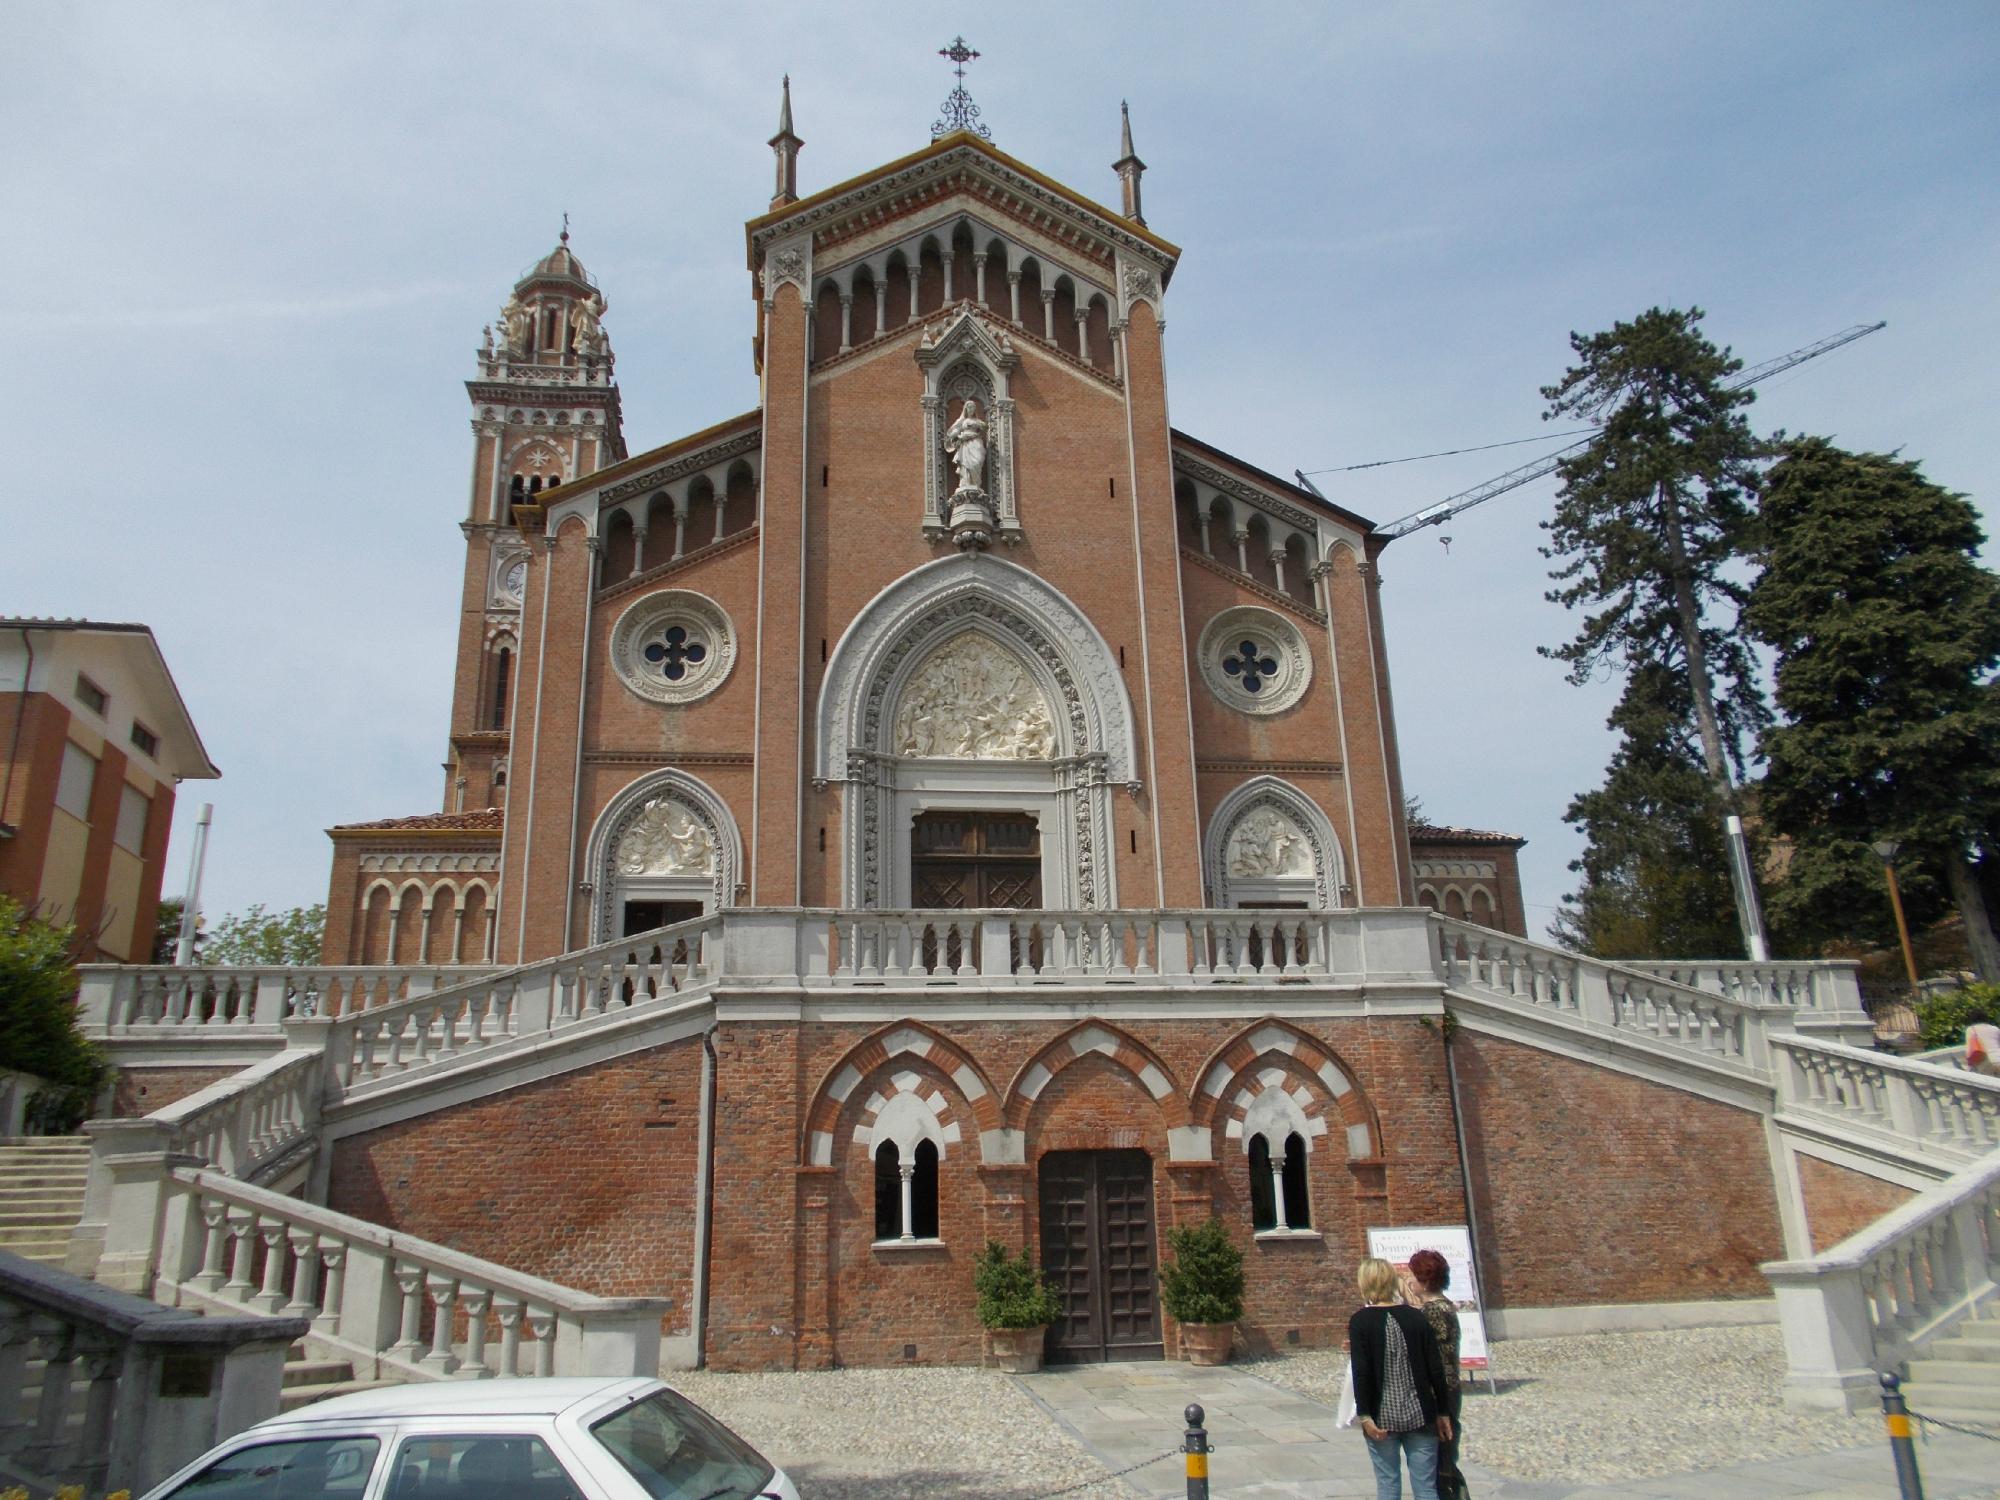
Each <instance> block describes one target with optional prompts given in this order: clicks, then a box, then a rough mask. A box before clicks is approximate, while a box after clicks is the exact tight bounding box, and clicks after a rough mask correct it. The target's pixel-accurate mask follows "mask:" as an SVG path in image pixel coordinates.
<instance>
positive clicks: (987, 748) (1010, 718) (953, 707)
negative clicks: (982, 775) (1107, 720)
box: [893, 630, 1056, 760]
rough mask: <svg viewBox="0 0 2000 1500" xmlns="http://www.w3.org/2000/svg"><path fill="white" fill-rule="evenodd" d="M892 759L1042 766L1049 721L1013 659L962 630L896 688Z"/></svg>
mask: <svg viewBox="0 0 2000 1500" xmlns="http://www.w3.org/2000/svg"><path fill="white" fill-rule="evenodd" d="M893 743H894V745H895V747H896V753H897V754H898V755H917V756H928V757H936V758H941V759H946V760H1049V759H1052V758H1053V757H1054V755H1055V748H1056V735H1055V722H1054V720H1052V719H1051V718H1050V717H1049V705H1048V702H1047V700H1046V699H1044V698H1043V696H1042V692H1041V689H1040V688H1038V687H1036V686H1035V684H1034V681H1033V680H1032V679H1031V678H1030V677H1029V676H1028V673H1027V671H1026V669H1025V668H1023V667H1022V665H1021V662H1020V658H1018V657H1017V656H1015V655H1014V654H1013V653H1012V652H1010V651H1008V650H1006V649H1005V648H1003V647H1001V646H1000V645H999V644H998V643H996V642H995V641H994V640H992V638H990V637H989V636H986V635H984V634H981V633H980V632H979V631H976V630H968V631H966V632H965V633H964V634H963V635H959V636H956V637H954V638H953V639H952V640H950V641H948V642H946V643H945V644H944V645H942V646H940V647H938V649H937V650H935V651H933V652H932V653H931V654H930V655H929V656H928V657H926V658H925V659H924V662H923V664H922V665H921V666H919V667H918V668H917V670H916V671H915V672H914V673H913V674H911V677H910V680H909V682H908V683H907V684H905V686H904V688H903V697H902V702H901V704H900V705H899V706H898V707H897V710H896V726H895V731H894V737H893Z"/></svg>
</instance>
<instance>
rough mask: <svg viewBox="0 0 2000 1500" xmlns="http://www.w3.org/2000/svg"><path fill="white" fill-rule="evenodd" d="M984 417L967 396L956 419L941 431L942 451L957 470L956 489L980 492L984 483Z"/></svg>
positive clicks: (976, 403)
mask: <svg viewBox="0 0 2000 1500" xmlns="http://www.w3.org/2000/svg"><path fill="white" fill-rule="evenodd" d="M986 432H987V428H986V419H985V418H984V417H983V416H982V415H981V414H980V406H979V403H978V402H977V401H975V400H973V399H972V398H971V397H967V398H966V401H965V404H964V405H963V406H961V407H960V408H959V409H958V420H957V421H955V422H953V423H952V424H951V426H949V427H947V428H946V429H945V430H944V451H945V452H947V453H949V454H950V455H951V461H952V466H953V467H954V468H956V469H957V470H958V486H957V490H954V491H953V493H954V494H955V493H957V492H958V491H959V490H980V491H982V492H983V491H984V489H985V487H986V485H985V480H986Z"/></svg>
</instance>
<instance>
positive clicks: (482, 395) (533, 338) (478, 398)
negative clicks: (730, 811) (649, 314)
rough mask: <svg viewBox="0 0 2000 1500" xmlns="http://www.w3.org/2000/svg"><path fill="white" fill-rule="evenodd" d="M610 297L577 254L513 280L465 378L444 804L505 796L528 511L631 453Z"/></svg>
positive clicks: (563, 240) (470, 804)
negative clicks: (468, 487)
mask: <svg viewBox="0 0 2000 1500" xmlns="http://www.w3.org/2000/svg"><path fill="white" fill-rule="evenodd" d="M605 307H606V302H605V298H604V294H603V293H602V292H601V291H599V290H598V287H597V283H596V282H594V281H592V280H591V279H590V277H589V275H588V274H587V273H586V272H585V271H584V269H583V262H582V261H580V260H578V259H577V258H576V255H575V252H573V251H572V250H571V249H570V248H569V226H568V215H564V225H563V231H562V235H561V237H560V238H559V239H558V241H557V243H556V247H555V249H553V250H551V251H550V252H549V253H548V254H547V255H545V256H543V257H542V258H541V259H540V260H538V261H537V262H535V264H534V265H533V266H532V267H530V268H529V269H528V271H527V273H526V274H525V275H524V276H522V277H521V279H520V280H519V281H517V282H515V283H514V289H513V291H512V292H511V293H510V294H509V295H508V298H507V301H506V303H505V304H504V305H503V306H502V307H501V309H500V317H499V320H498V322H497V323H495V324H491V325H488V327H487V328H486V329H485V332H484V337H483V339H482V340H481V343H480V346H479V350H478V353H477V356H476V359H477V364H478V373H477V374H476V375H475V376H474V377H473V378H472V379H471V380H468V381H467V382H466V383H465V389H466V393H467V394H468V395H469V396H470V397H471V399H472V433H473V454H472V493H471V498H470V501H469V504H468V507H467V513H466V517H465V520H464V522H463V523H462V526H461V529H462V530H463V531H464V533H465V579H464V591H463V599H462V606H461V611H460V618H459V632H458V666H457V672H456V675H455V677H454V680H453V684H452V705H451V753H450V756H449V757H448V759H447V760H446V762H445V786H444V811H446V812H470V811H477V810H479V809H482V808H487V807H499V806H501V805H502V804H504V803H505V801H506V785H507V759H508V740H509V735H510V731H511V726H512V722H513V710H514V699H515V691H514V690H515V681H514V668H515V663H516V662H517V661H518V660H519V657H520V641H521V625H520V617H521V599H522V595H523V592H524V587H525V583H526V578H527V571H528V567H529V547H530V545H531V542H532V536H531V534H530V531H529V529H528V528H525V527H517V526H516V521H517V520H518V519H522V518H521V517H518V516H517V514H516V511H517V508H518V507H523V506H536V507H539V506H540V505H541V504H542V503H543V499H542V496H543V494H544V492H545V491H548V490H551V489H554V488H556V487H557V486H558V485H562V484H568V483H573V482H574V481H575V480H577V479H580V478H582V477H583V476H584V475H586V474H590V473H594V472H595V471H596V470H598V469H601V468H603V467H605V466H606V465H607V464H614V463H617V462H618V461H619V460H620V459H622V458H624V457H625V436H624V432H623V430H622V428H621V425H620V414H619V401H618V384H617V380H616V378H615V367H616V360H615V358H614V357H613V355H612V352H611V339H610V336H609V335H608V334H607V333H606V332H605V331H604V324H603V318H604V310H605Z"/></svg>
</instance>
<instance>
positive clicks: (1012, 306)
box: [1007, 271, 1021, 328]
mask: <svg viewBox="0 0 2000 1500" xmlns="http://www.w3.org/2000/svg"><path fill="white" fill-rule="evenodd" d="M1007 316H1008V317H1010V318H1012V319H1013V320H1014V326H1015V327H1016V328H1019V327H1020V326H1021V273H1020V272H1019V271H1009V272H1008V273H1007Z"/></svg>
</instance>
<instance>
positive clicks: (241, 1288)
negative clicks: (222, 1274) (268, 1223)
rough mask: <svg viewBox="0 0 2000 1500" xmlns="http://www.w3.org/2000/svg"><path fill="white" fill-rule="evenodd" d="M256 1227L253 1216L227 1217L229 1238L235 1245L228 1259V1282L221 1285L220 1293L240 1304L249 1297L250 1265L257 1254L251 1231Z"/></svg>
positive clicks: (232, 1215)
mask: <svg viewBox="0 0 2000 1500" xmlns="http://www.w3.org/2000/svg"><path fill="white" fill-rule="evenodd" d="M256 1227H257V1216H256V1215H255V1214H249V1213H244V1214H234V1213H233V1214H231V1215H230V1216H229V1236H230V1238H231V1239H233V1240H235V1241H236V1243H235V1245H234V1246H233V1247H232V1253H231V1255H230V1258H229V1280H227V1281H225V1282H224V1283H223V1284H222V1291H223V1294H224V1295H225V1296H227V1297H229V1298H230V1300H232V1301H236V1302H241V1301H244V1300H246V1299H247V1298H248V1297H249V1295H250V1291H251V1281H250V1263H251V1261H252V1260H253V1259H254V1258H255V1256H256V1253H257V1252H256V1249H255V1245H256V1240H255V1237H254V1235H253V1234H252V1231H253V1230H255V1229H256Z"/></svg>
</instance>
